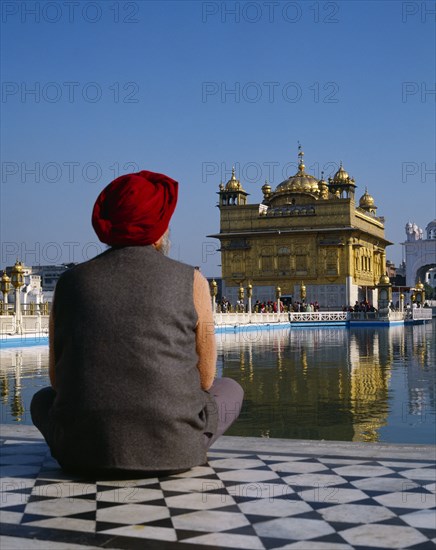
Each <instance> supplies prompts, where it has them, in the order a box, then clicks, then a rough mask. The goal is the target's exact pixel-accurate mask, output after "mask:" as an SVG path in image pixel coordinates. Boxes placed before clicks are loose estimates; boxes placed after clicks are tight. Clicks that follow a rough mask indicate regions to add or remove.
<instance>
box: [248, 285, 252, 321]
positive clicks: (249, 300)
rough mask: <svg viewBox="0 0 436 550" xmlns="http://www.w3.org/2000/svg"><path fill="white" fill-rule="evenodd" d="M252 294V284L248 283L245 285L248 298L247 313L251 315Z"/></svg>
mask: <svg viewBox="0 0 436 550" xmlns="http://www.w3.org/2000/svg"><path fill="white" fill-rule="evenodd" d="M252 296H253V285H252V284H251V283H248V285H247V298H248V313H249V314H250V316H251V297H252Z"/></svg>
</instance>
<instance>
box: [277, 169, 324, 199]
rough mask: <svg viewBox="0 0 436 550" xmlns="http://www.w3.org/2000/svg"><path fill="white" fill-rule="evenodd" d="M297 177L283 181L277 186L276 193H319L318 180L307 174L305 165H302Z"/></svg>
mask: <svg viewBox="0 0 436 550" xmlns="http://www.w3.org/2000/svg"><path fill="white" fill-rule="evenodd" d="M298 168H299V170H298V172H297V173H296V174H295V176H292V177H290V178H289V179H287V180H285V181H283V182H282V183H280V184H279V185H278V186H277V189H276V190H275V192H276V193H318V191H319V187H318V180H317V179H316V178H315V177H314V176H311V175H310V174H306V172H305V171H304V164H300V166H299V167H298Z"/></svg>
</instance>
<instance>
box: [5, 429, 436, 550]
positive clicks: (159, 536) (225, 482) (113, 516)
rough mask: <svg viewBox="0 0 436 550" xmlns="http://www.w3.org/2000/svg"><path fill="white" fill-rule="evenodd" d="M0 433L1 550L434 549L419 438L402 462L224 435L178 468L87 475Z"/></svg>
mask: <svg viewBox="0 0 436 550" xmlns="http://www.w3.org/2000/svg"><path fill="white" fill-rule="evenodd" d="M2 439H3V440H2V445H1V456H0V464H1V476H2V479H1V492H2V495H1V502H0V523H1V533H2V535H4V538H3V544H1V548H2V550H3V549H6V548H9V546H8V541H13V540H15V541H17V540H18V539H19V542H18V543H16V545H15V546H10V547H11V548H12V547H13V548H22V549H23V550H25V549H27V548H36V547H38V548H43V547H44V548H50V547H52V548H70V547H71V548H74V545H75V544H77V545H81V546H77V547H78V548H82V547H88V548H96V547H104V548H125V549H127V548H132V549H136V548H151V549H154V548H159V549H162V548H164V549H169V550H171V549H175V548H178V549H180V548H185V549H186V550H199V549H207V550H212V548H246V549H249V550H255V549H272V548H289V549H292V548H294V549H296V550H305V549H308V550H309V549H310V550H316V549H320V550H321V549H325V550H335V549H337V550H345V549H350V548H355V549H361V550H363V549H364V548H365V549H373V550H374V549H376V548H413V549H415V550H421V549H430V548H435V547H436V514H435V468H434V466H435V464H434V460H432V459H434V449H433V451H432V449H431V448H429V447H428V446H427V447H425V452H420V451H419V448H418V450H417V451H416V452H415V453H413V454H410V453H409V455H410V456H409V455H407V457H406V458H405V457H404V453H403V454H401V453H396V452H394V451H392V452H391V453H390V454H389V446H384V447H383V452H378V453H377V452H375V451H373V449H374V448H375V449H377V448H376V447H375V446H374V445H373V446H369V447H365V446H364V445H360V446H358V447H353V444H348V447H347V444H339V445H337V446H336V447H337V448H336V449H335V448H334V447H335V444H334V443H324V444H322V443H321V442H320V443H319V445H317V442H311V445H310V446H308V445H307V444H306V445H304V444H302V442H300V444H298V442H296V443H295V445H294V444H293V442H292V441H287V442H286V444H285V443H283V444H282V445H281V444H280V440H275V441H274V440H271V444H269V442H268V440H258V441H260V443H259V444H255V443H253V444H252V445H251V450H250V449H248V448H247V446H248V445H249V442H250V440H251V442H253V441H254V442H255V441H256V440H255V439H254V438H247V439H245V438H231V437H224V438H222V439H221V440H219V442H217V444H216V445H215V446H214V448H213V449H212V450H211V451H210V452H209V455H208V456H209V463H208V465H206V466H199V467H197V468H194V469H192V470H191V471H189V472H185V473H182V474H178V475H173V476H169V477H160V478H144V479H130V480H122V481H120V480H91V481H90V480H86V479H80V478H77V477H76V478H75V477H70V476H68V475H66V474H64V473H63V472H62V471H61V470H60V469H59V467H58V466H57V463H56V462H55V461H54V460H53V459H52V458H51V456H50V454H49V452H48V450H47V446H46V445H45V444H44V443H43V442H42V440H41V439H40V438H39V437H37V436H36V432H35V435H33V436H32V437H24V436H22V435H21V436H20V435H19V434H17V435H15V436H14V437H11V436H6V437H3V438H2ZM244 441H245V443H244ZM247 441H248V443H247ZM278 442H279V443H278ZM218 443H219V447H218V446H217V445H218ZM306 443H307V442H306ZM238 446H239V447H240V448H239V449H238ZM399 447H400V446H396V448H397V449H398V448H399ZM415 448H416V447H415ZM280 449H282V451H280ZM347 449H351V451H350V452H347ZM365 449H367V450H366V451H365ZM370 451H371V452H370ZM10 537H18V539H17V538H15V539H12V538H10ZM26 539H27V540H26ZM29 539H38V540H39V541H44V542H43V544H44V545H45V546H31V544H30V542H31V541H30V540H29ZM33 542H34V541H32V544H33ZM20 543H22V544H21V546H20ZM27 543H29V545H28V546H27ZM59 543H64V544H66V546H62V545H61V544H59ZM50 545H52V546H50ZM70 545H71V546H70Z"/></svg>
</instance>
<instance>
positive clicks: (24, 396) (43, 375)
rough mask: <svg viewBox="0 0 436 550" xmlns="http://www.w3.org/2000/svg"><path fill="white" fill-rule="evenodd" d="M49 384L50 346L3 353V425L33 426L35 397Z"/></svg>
mask: <svg viewBox="0 0 436 550" xmlns="http://www.w3.org/2000/svg"><path fill="white" fill-rule="evenodd" d="M48 384H49V380H48V348H47V347H46V346H35V347H29V348H19V349H14V348H10V349H4V350H0V399H1V409H0V410H1V417H0V421H1V423H6V424H10V423H12V422H20V423H23V424H31V423H32V422H31V418H30V411H29V404H30V400H31V398H32V395H33V394H34V393H35V392H36V391H38V389H40V388H42V387H44V386H47V385H48Z"/></svg>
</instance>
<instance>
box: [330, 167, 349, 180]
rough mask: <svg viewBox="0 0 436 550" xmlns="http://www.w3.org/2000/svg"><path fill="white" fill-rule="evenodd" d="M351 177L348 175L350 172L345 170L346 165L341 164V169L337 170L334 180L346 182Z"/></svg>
mask: <svg viewBox="0 0 436 550" xmlns="http://www.w3.org/2000/svg"><path fill="white" fill-rule="evenodd" d="M349 179H350V176H349V175H348V172H346V171H345V170H344V167H343V166H342V162H341V165H340V166H339V170H338V171H337V172H336V174H335V175H334V176H333V181H334V182H335V183H345V182H347V181H348V180H349Z"/></svg>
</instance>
